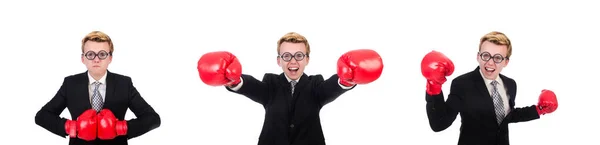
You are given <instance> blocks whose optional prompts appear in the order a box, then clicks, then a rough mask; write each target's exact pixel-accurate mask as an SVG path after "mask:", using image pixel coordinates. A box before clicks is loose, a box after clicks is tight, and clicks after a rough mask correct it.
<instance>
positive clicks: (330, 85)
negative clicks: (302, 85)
mask: <svg viewBox="0 0 600 145" xmlns="http://www.w3.org/2000/svg"><path fill="white" fill-rule="evenodd" d="M315 79H316V81H315V83H317V84H314V85H315V86H316V88H315V89H316V91H315V96H316V97H317V100H318V101H319V104H321V106H324V105H325V104H327V103H330V102H332V101H333V100H335V99H336V98H338V97H339V96H340V95H342V94H344V93H345V92H346V91H348V90H351V89H353V88H354V87H355V86H356V85H351V86H345V85H343V84H342V83H340V78H339V77H338V75H332V76H331V77H329V78H328V79H327V80H323V76H321V75H318V76H315Z"/></svg>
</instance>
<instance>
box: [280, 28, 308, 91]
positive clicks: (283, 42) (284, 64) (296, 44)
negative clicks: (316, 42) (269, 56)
mask: <svg viewBox="0 0 600 145" xmlns="http://www.w3.org/2000/svg"><path fill="white" fill-rule="evenodd" d="M309 55H310V45H309V44H308V40H306V38H305V37H304V36H302V35H300V34H298V33H295V32H289V33H287V34H285V35H283V37H281V38H280V39H279V41H277V65H279V67H281V69H282V70H283V73H285V75H286V76H287V77H289V78H290V79H292V80H297V79H299V78H300V77H301V76H302V74H304V68H305V67H306V65H308V60H309Z"/></svg>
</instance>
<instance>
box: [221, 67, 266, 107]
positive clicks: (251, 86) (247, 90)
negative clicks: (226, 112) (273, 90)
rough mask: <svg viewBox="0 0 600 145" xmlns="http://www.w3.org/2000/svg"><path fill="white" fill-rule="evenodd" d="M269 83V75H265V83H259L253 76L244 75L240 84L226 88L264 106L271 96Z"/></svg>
mask: <svg viewBox="0 0 600 145" xmlns="http://www.w3.org/2000/svg"><path fill="white" fill-rule="evenodd" d="M268 81H270V78H269V75H268V74H265V76H264V77H263V81H259V80H257V79H256V78H254V77H253V76H251V75H246V74H242V76H241V79H240V83H239V84H237V85H235V86H231V87H227V86H226V87H225V88H226V89H227V90H229V91H231V92H234V93H237V94H241V95H244V96H246V97H248V98H250V99H251V100H253V101H255V102H258V103H260V104H263V105H264V104H266V102H267V101H268V96H269V85H268Z"/></svg>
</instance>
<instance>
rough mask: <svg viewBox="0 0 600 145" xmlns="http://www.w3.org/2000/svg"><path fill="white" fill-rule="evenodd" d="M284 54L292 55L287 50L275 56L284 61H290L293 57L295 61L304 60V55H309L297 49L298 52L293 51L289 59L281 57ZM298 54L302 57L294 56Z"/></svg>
mask: <svg viewBox="0 0 600 145" xmlns="http://www.w3.org/2000/svg"><path fill="white" fill-rule="evenodd" d="M286 54H289V55H292V53H289V52H284V53H283V54H280V55H277V57H279V58H281V59H282V60H283V61H285V62H290V61H292V58H293V59H295V60H296V61H302V60H304V58H306V57H309V56H308V54H304V53H303V52H302V51H298V52H296V53H294V54H293V55H292V56H291V57H290V59H289V60H285V58H283V57H284V55H286ZM298 54H301V56H302V59H298V58H296V55H298Z"/></svg>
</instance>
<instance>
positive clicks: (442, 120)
mask: <svg viewBox="0 0 600 145" xmlns="http://www.w3.org/2000/svg"><path fill="white" fill-rule="evenodd" d="M462 91H464V90H463V89H462V85H461V84H460V83H459V81H456V80H453V81H452V84H451V86H450V94H449V95H448V100H447V101H446V102H444V93H443V91H442V92H441V93H440V94H438V95H434V96H431V95H429V94H427V93H425V100H426V101H427V105H426V107H427V109H426V110H427V117H428V119H429V126H430V127H431V129H432V130H433V131H434V132H439V131H443V130H445V129H447V128H448V127H450V125H452V123H453V122H454V120H456V116H457V115H458V113H459V109H460V106H461V103H462V97H463V94H462Z"/></svg>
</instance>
